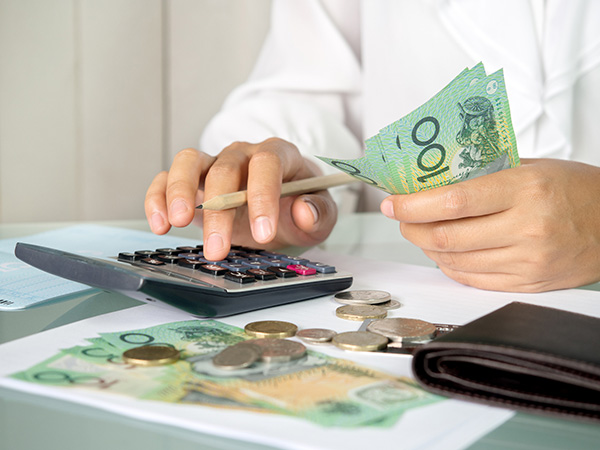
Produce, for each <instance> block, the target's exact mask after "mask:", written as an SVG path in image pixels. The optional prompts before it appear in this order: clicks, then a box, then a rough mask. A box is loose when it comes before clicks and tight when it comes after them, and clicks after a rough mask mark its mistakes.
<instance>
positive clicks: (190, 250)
mask: <svg viewBox="0 0 600 450" xmlns="http://www.w3.org/2000/svg"><path fill="white" fill-rule="evenodd" d="M177 250H179V251H181V252H186V253H200V249H199V248H198V247H191V246H189V245H184V246H182V247H177Z"/></svg>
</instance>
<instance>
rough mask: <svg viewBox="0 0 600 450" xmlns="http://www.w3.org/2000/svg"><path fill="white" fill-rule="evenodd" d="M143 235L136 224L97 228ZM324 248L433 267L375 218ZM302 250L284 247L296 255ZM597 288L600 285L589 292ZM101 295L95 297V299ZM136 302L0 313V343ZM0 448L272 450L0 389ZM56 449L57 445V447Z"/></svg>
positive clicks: (515, 438) (522, 432)
mask: <svg viewBox="0 0 600 450" xmlns="http://www.w3.org/2000/svg"><path fill="white" fill-rule="evenodd" d="M102 224H104V225H109V226H120V227H124V228H131V229H137V230H144V231H147V226H146V225H145V223H144V222H141V221H127V222H122V221H118V222H103V223H102ZM68 225H71V224H69V223H46V224H5V225H0V239H4V238H11V237H19V236H26V235H30V234H34V233H38V232H42V231H48V230H52V229H57V228H60V227H63V226H68ZM171 234H172V235H174V236H180V237H186V238H200V236H201V232H200V230H198V229H196V228H185V229H174V230H172V232H171ZM321 248H322V249H324V250H326V251H330V252H334V253H340V254H351V255H355V256H361V257H365V258H375V259H384V260H391V261H397V262H405V263H412V264H419V265H425V266H430V267H435V265H434V264H433V263H432V262H431V261H430V260H429V259H427V258H426V257H425V256H424V255H423V253H422V252H421V251H420V250H419V249H418V248H416V247H414V246H412V245H411V244H410V243H408V242H407V241H405V240H404V239H403V238H402V237H401V235H400V233H399V231H398V224H397V223H396V222H394V221H391V220H388V219H385V218H383V217H382V216H381V215H379V214H354V215H349V216H343V217H341V218H340V220H339V222H338V224H337V225H336V228H335V229H334V231H333V232H332V234H331V236H330V237H329V239H328V240H327V241H326V242H325V243H324V244H323V245H322V246H321ZM301 251H302V249H290V252H295V253H299V252H301ZM589 288H591V289H595V290H599V286H598V285H595V286H591V287H589ZM100 297H101V298H100ZM139 304H140V303H139V302H137V301H135V300H132V299H129V298H127V297H123V296H121V295H118V294H109V293H104V292H103V293H93V294H90V293H89V292H88V293H84V294H82V295H80V296H77V297H75V298H73V299H70V300H67V301H64V302H61V303H57V304H51V305H47V306H43V307H39V308H35V309H31V310H26V311H19V312H2V313H0V342H6V341H10V340H14V339H17V338H20V337H23V336H27V335H31V334H34V333H37V332H39V331H42V330H45V329H50V328H54V327H56V326H60V325H64V324H67V323H71V322H75V321H77V320H80V319H82V318H86V317H92V316H96V315H99V314H104V313H106V312H111V311H117V310H119V309H124V308H130V307H133V306H136V305H139ZM0 436H1V437H0V447H1V448H5V447H4V446H5V445H6V448H7V449H8V448H10V449H11V450H12V449H17V450H19V449H30V448H42V447H43V448H58V447H60V448H61V449H65V450H68V449H71V448H73V449H80V448H82V443H84V442H85V445H83V447H84V448H86V449H96V448H98V449H105V448H109V447H112V448H140V449H141V448H143V449H148V450H150V449H164V448H177V449H187V448H218V449H229V448H232V449H233V448H235V449H237V448H244V449H255V448H270V447H266V446H262V445H256V444H249V443H246V442H244V443H242V442H239V441H236V440H230V439H224V438H222V437H218V438H217V437H214V436H211V435H209V434H202V433H195V432H191V431H185V430H181V429H176V428H174V427H169V426H166V425H157V424H150V423H147V422H143V421H140V420H135V419H131V418H127V417H123V416H118V415H116V414H112V413H109V412H106V411H102V410H98V409H95V408H91V407H86V406H83V405H78V404H71V403H67V402H64V401H60V400H55V399H51V398H42V397H39V396H34V395H30V394H25V393H20V392H14V391H10V390H7V389H0ZM599 441H600V427H597V426H593V425H588V424H582V423H577V422H571V421H564V420H556V419H547V418H540V417H537V416H531V415H527V414H517V415H515V416H514V417H513V418H512V419H510V420H509V421H507V422H506V423H504V424H503V425H502V426H500V427H498V428H497V429H496V430H494V431H492V432H491V433H489V434H488V435H486V436H485V437H483V438H482V439H480V440H479V441H478V442H476V443H475V444H474V445H472V446H471V448H472V449H496V448H506V447H515V446H517V445H518V447H519V448H527V449H538V448H540V449H541V448H544V449H562V448H593V447H595V446H596V445H597V443H598V442H599ZM59 444H60V445H59Z"/></svg>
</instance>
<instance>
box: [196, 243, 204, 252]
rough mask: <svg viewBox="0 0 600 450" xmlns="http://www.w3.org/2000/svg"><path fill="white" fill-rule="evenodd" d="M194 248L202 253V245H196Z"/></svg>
mask: <svg viewBox="0 0 600 450" xmlns="http://www.w3.org/2000/svg"><path fill="white" fill-rule="evenodd" d="M196 248H197V249H198V250H200V252H203V251H204V245H202V244H198V245H196Z"/></svg>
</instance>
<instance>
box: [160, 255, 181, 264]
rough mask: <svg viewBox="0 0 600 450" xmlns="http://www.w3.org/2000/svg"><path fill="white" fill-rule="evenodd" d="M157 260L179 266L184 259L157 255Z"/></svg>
mask: <svg viewBox="0 0 600 450" xmlns="http://www.w3.org/2000/svg"><path fill="white" fill-rule="evenodd" d="M156 259H158V260H160V261H162V262H166V263H169V264H177V263H178V262H179V261H180V260H182V259H183V258H181V257H180V256H175V255H157V256H156Z"/></svg>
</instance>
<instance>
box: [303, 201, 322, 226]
mask: <svg viewBox="0 0 600 450" xmlns="http://www.w3.org/2000/svg"><path fill="white" fill-rule="evenodd" d="M302 201H303V202H304V204H305V205H306V206H308V209H310V212H311V213H312V215H313V223H317V222H318V221H319V210H317V207H316V206H315V204H314V203H313V202H311V201H310V200H308V199H307V198H303V199H302Z"/></svg>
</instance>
